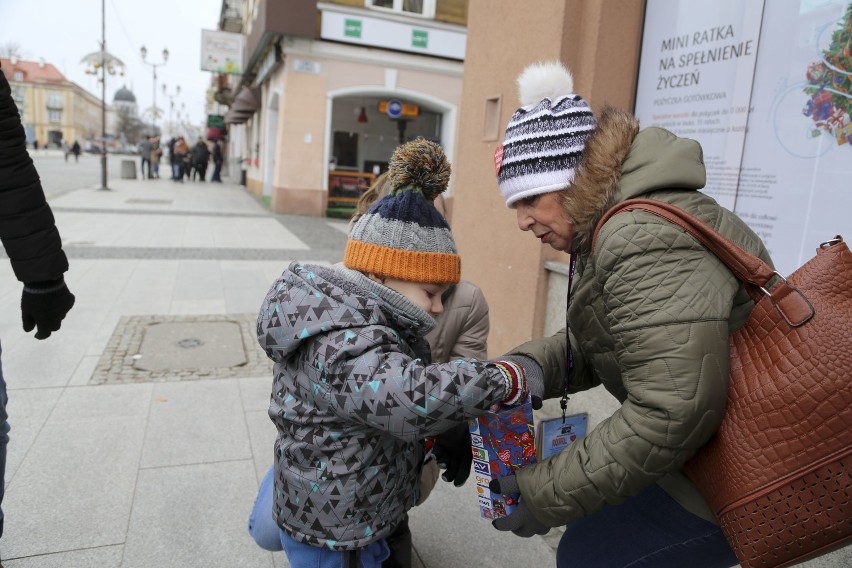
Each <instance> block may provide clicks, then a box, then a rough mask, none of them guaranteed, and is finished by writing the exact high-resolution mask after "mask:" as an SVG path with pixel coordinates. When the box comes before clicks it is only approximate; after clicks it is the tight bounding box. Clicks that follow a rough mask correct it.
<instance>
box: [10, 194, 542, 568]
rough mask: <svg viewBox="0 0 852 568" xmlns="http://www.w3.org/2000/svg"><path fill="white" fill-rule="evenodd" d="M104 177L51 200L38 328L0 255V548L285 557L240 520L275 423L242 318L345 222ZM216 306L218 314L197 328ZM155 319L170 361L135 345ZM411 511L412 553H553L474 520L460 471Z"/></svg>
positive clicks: (74, 555)
mask: <svg viewBox="0 0 852 568" xmlns="http://www.w3.org/2000/svg"><path fill="white" fill-rule="evenodd" d="M110 186H111V187H112V188H113V191H109V192H102V191H97V190H95V189H89V188H83V189H79V190H75V191H71V192H68V193H64V194H62V195H61V196H57V197H56V198H54V199H51V201H50V203H51V207H52V208H53V210H54V213H55V216H56V220H57V225H58V227H59V229H60V233H61V235H62V237H63V242H64V247H65V250H66V251H67V253H68V256H69V259H70V264H71V269H70V271H69V272H68V274H67V275H66V277H67V280H68V283H69V286H70V288H71V290H72V291H73V292H74V294H75V295H76V296H77V304H76V306H75V307H74V309H73V310H72V311H71V312H70V313H69V315H68V317H67V318H66V320H65V321H64V322H63V325H62V329H61V330H60V331H59V332H58V333H56V334H55V335H53V336H52V337H51V338H50V339H48V340H47V341H45V342H37V341H35V340H34V339H33V338H32V336H31V335H30V336H27V335H25V334H24V333H23V331H22V330H21V328H20V323H19V319H18V318H19V317H20V315H19V314H20V311H19V306H18V302H19V301H20V285H19V284H18V283H17V282H16V281H15V278H14V275H13V274H12V271H11V268H10V266H9V263H8V262H5V261H3V262H0V315H2V317H0V338H2V348H3V356H2V364H3V373H4V376H5V378H6V381H7V383H8V385H9V399H10V402H9V414H10V422H11V424H12V431H11V434H10V437H11V442H10V445H9V449H8V451H9V454H8V460H7V473H6V480H7V487H6V496H5V500H4V503H3V508H4V511H5V514H6V523H5V533H4V535H3V539H2V541H0V555H2V558H3V565H4V566H6V568H30V567H33V568H34V567H52V566H57V567H59V566H62V567H68V566H71V567H82V568H87V567H92V568H94V567H97V568H111V567H115V568H118V567H122V568H130V567H137V566H139V567H141V566H145V567H150V566H157V567H175V568H185V567H196V566H197V567H199V568H200V567H205V568H207V567H229V568H230V567H237V566H252V567H256V566H274V567H285V566H288V563H287V561H286V558H285V557H284V555H283V554H282V553H269V552H266V551H263V550H261V549H259V548H258V547H257V546H256V545H255V544H254V542H253V541H252V540H251V539H250V537H249V536H248V535H247V533H246V520H247V516H248V513H249V511H250V509H251V506H252V503H253V500H254V496H255V494H256V492H257V486H258V482H259V480H260V479H261V477H262V476H263V474H264V473H265V472H266V469H267V468H268V467H269V465H270V464H271V463H272V443H273V440H274V436H275V430H274V427H273V426H272V424H271V422H270V421H269V418H268V416H267V414H266V409H267V405H268V400H269V389H270V385H271V374H270V366H269V363H268V361H267V360H266V359H265V357H264V356H263V354H262V353H260V351H259V348H257V347H256V342H255V341H254V339H253V336H251V334H252V333H253V330H252V329H251V328H252V325H251V324H252V320H253V318H254V314H256V313H257V309H258V307H259V305H260V302H261V300H262V299H263V296H264V294H265V293H266V290H267V289H268V287H269V285H270V284H271V282H272V281H273V280H274V279H275V278H276V277H277V276H278V275H279V274H280V272H281V270H282V269H283V268H284V267H285V266H286V264H287V263H289V261H291V260H297V259H298V260H301V261H304V262H316V263H323V264H329V263H334V262H338V261H339V260H341V258H342V251H343V249H344V244H345V238H346V236H345V233H346V223H345V222H344V221H340V220H333V219H324V218H320V219H317V218H306V217H295V216H285V215H273V214H271V213H269V212H268V211H267V210H266V209H265V208H264V207H263V206H261V205H260V204H259V203H258V201H257V200H256V199H254V198H253V197H252V196H251V195H249V194H248V193H247V192H246V191H245V189H244V188H242V187H240V186H238V185H235V184H233V183H224V184H210V183H207V184H200V183H197V184H191V183H185V184H173V183H171V182H169V181H168V180H159V181H157V182H151V181H144V182H143V181H141V180H111V181H110ZM228 322H230V324H229V323H228ZM217 323H218V324H225V326H226V328H221V327H220V328H216V329H215V330H214V331H212V332H211V331H210V330H209V329H208V330H206V331H205V330H204V329H202V327H203V326H204V325H207V326H209V325H210V324H217ZM163 325H174V326H177V327H173V328H172V329H170V331H169V332H168V333H167V334H166V337H165V339H164V338H163V337H160V341H161V343H156V342H154V343H151V345H153V347H152V349H157V350H160V351H162V355H163V357H166V358H169V357H170V358H171V359H169V360H170V361H172V362H173V364H174V365H175V369H173V371H172V372H169V371H164V370H162V369H159V368H152V367H151V366H150V365H149V364H147V363H146V362H150V361H151V357H150V355H151V353H149V352H146V348H145V347H144V345H145V342H146V338H147V337H150V336H151V334H153V333H154V331H155V328H157V327H158V326H163ZM228 325H232V326H234V327H231V328H228V327H227V326H228ZM223 329H224V331H223ZM221 333H225V334H226V335H227V334H232V335H230V336H228V337H231V340H229V343H228V345H227V346H224V347H228V348H230V349H235V350H236V351H239V353H236V355H235V357H236V359H233V360H232V359H230V358H229V357H230V355H233V353H232V354H228V356H223V354H222V353H219V352H215V353H212V354H211V351H210V350H209V349H208V350H207V351H205V350H204V349H205V346H206V347H209V346H210V345H213V347H214V349H221V348H222V347H223V346H222V345H221V341H223V339H222V337H224V336H221V335H217V334H221ZM169 334H171V335H169ZM211 334H212V335H211ZM233 334H237V335H233ZM161 336H162V334H161ZM235 337H240V339H241V341H237V340H236V339H234V338H235ZM172 340H173V341H172ZM163 342H164V343H163ZM177 344H182V346H177ZM192 349H197V351H196V352H197V353H198V354H199V355H198V357H197V359H199V360H197V361H195V362H193V361H192V357H189V359H187V352H192ZM179 350H183V351H182V352H178V351H179ZM205 353H206V355H204V354H205ZM217 361H218V362H217ZM222 361H225V363H222ZM227 361H232V362H233V361H235V363H233V364H232V363H227ZM195 363H197V364H195ZM216 365H230V366H225V367H223V366H216ZM411 526H412V530H413V533H414V546H415V556H416V566H425V567H438V566H493V567H503V566H506V567H510V566H512V567H514V566H519V565H524V564H529V565H535V566H548V565H552V564H553V550H552V548H551V546H549V545H548V544H547V543H546V542H544V541H542V540H541V539H540V538H536V539H529V540H527V539H523V540H522V539H515V538H514V537H511V539H510V541H509V542H507V541H506V536H505V535H503V534H501V533H498V532H497V531H494V530H493V529H492V528H491V527H490V525H489V524H488V523H487V522H485V521H481V520H480V519H479V518H478V507H477V504H476V493H475V489H474V486H473V484H472V483H469V484H468V485H467V486H465V487H462V488H454V487H451V486H450V485H449V484H445V483H442V484H440V485H439V487H438V489H437V490H436V491H435V492H434V493H433V495H432V497H430V499H429V500H428V501H427V502H426V503H425V504H424V505H423V506H421V507H418V508H416V509H414V510H413V511H412V512H411Z"/></svg>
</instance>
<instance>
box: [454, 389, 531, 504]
mask: <svg viewBox="0 0 852 568" xmlns="http://www.w3.org/2000/svg"><path fill="white" fill-rule="evenodd" d="M469 424H470V441H471V446H472V450H473V475H474V479H475V480H476V492H477V494H478V498H479V515H480V517H482V518H483V519H497V518H500V517H505V516H506V515H508V514H510V513H511V512H512V510H513V509H514V508H515V505H516V504H517V500H518V495H499V494H494V495H492V494H491V491H490V490H489V489H488V484H489V482H490V481H491V480H492V479H495V478H499V477H505V476H507V475H511V474H512V473H513V472H514V471H515V470H516V469H519V468H522V467H524V466H525V465H528V464H531V463H535V461H536V450H535V426H534V424H533V410H532V403H531V402H530V400H529V398H528V399H527V401H526V402H524V403H522V404H519V405H516V406H510V407H507V408H504V409H501V410H500V411H498V412H489V413H487V414H484V415H482V416H480V417H479V418H477V419H475V420H470V422H469Z"/></svg>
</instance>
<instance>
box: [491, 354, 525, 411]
mask: <svg viewBox="0 0 852 568" xmlns="http://www.w3.org/2000/svg"><path fill="white" fill-rule="evenodd" d="M494 365H495V366H496V367H497V369H498V370H499V371H500V372H501V373H502V374H503V377H504V378H505V379H506V396H505V397H504V398H503V404H505V405H506V406H512V405H514V404H518V403H519V402H521V401H524V400H526V399H527V395H529V390H528V387H527V377H526V374H525V373H524V368H523V367H521V366H520V365H518V364H517V363H515V362H514V361H509V360H508V359H498V360H497V361H495V362H494Z"/></svg>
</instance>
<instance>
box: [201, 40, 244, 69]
mask: <svg viewBox="0 0 852 568" xmlns="http://www.w3.org/2000/svg"><path fill="white" fill-rule="evenodd" d="M244 45H245V36H244V35H243V34H238V33H232V32H219V31H214V30H201V70H202V71H213V72H214V73H226V74H228V75H241V74H242V72H243V47H244Z"/></svg>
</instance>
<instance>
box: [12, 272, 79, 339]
mask: <svg viewBox="0 0 852 568" xmlns="http://www.w3.org/2000/svg"><path fill="white" fill-rule="evenodd" d="M73 305H74V294H72V293H71V291H70V290H69V289H68V286H66V285H65V280H63V279H62V278H60V279H58V280H49V281H46V282H30V283H25V284H24V291H23V293H22V294H21V318H22V320H23V323H24V331H26V332H30V331H32V330H33V328H34V327H36V326H38V330H36V334H35V337H36V339H47V338H48V337H50V334H51V333H52V332H54V331H56V330H57V329H59V326H60V325H61V324H62V319H63V318H64V317H65V314H67V313H68V310H70V309H71V307H72V306H73Z"/></svg>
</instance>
